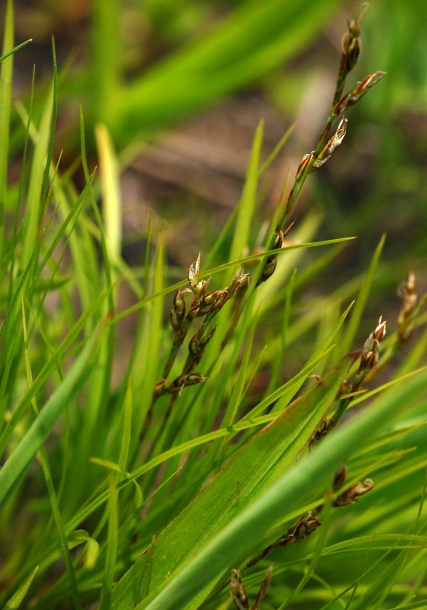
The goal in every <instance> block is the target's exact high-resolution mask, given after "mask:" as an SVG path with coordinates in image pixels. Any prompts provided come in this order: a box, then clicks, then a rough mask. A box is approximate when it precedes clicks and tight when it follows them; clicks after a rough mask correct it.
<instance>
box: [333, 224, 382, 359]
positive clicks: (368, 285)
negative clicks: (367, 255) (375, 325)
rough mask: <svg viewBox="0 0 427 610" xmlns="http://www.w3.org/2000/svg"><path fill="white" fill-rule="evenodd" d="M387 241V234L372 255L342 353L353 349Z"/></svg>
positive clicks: (341, 347)
mask: <svg viewBox="0 0 427 610" xmlns="http://www.w3.org/2000/svg"><path fill="white" fill-rule="evenodd" d="M384 243H385V235H383V236H382V237H381V240H380V242H379V244H378V246H377V248H376V250H375V253H374V256H373V257H372V261H371V264H370V265H369V269H368V272H367V274H366V277H365V279H364V282H363V284H362V288H361V290H360V293H359V295H358V297H357V299H356V305H355V307H354V310H353V314H352V316H351V318H350V324H349V325H348V328H347V331H346V333H345V335H344V337H343V339H342V342H341V345H340V349H341V354H342V355H344V354H346V353H347V352H349V351H350V350H351V347H352V344H353V341H354V339H355V336H356V333H357V329H358V328H359V325H360V320H361V318H362V315H363V312H364V309H365V307H366V302H367V300H368V297H369V293H370V291H371V289H372V284H373V282H374V279H375V273H376V270H377V266H378V262H379V259H380V256H381V252H382V249H383V246H384Z"/></svg>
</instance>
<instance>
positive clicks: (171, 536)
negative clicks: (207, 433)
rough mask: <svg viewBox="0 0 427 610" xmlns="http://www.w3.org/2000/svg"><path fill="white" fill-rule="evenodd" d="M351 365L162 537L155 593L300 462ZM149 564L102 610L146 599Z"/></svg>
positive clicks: (307, 397) (227, 470)
mask: <svg viewBox="0 0 427 610" xmlns="http://www.w3.org/2000/svg"><path fill="white" fill-rule="evenodd" d="M346 367H347V363H345V362H344V363H341V365H340V366H339V367H337V368H336V369H334V370H333V371H331V372H330V373H329V374H328V375H327V376H326V377H325V378H324V379H323V380H322V382H321V383H319V384H316V385H315V386H313V387H312V388H311V389H310V390H309V391H308V392H307V393H306V394H304V395H303V396H302V397H301V398H300V399H298V400H297V401H295V403H293V405H291V406H289V408H288V409H286V410H285V411H283V412H282V413H281V414H280V415H279V416H278V417H277V418H276V419H275V420H274V421H273V422H272V423H271V424H270V425H269V426H267V427H266V428H264V429H263V430H262V431H260V432H259V433H258V434H256V435H255V436H254V437H252V438H251V439H250V440H249V441H248V443H246V444H245V445H244V446H243V447H242V449H241V450H240V451H238V452H237V454H236V455H235V456H234V457H233V458H232V459H231V461H230V462H229V463H228V464H227V465H226V466H225V467H224V469H223V470H222V471H221V472H220V473H219V474H218V475H217V476H216V477H215V479H214V480H213V481H212V482H211V483H210V484H209V485H208V486H207V487H206V488H205V489H204V490H203V491H202V492H201V493H200V494H199V495H198V496H197V498H196V499H195V500H194V501H193V502H192V503H191V504H190V505H189V506H188V507H187V508H186V509H185V510H184V511H183V513H181V515H179V516H178V517H177V518H176V519H175V520H174V521H173V522H172V523H171V525H170V526H169V527H168V528H167V529H166V530H165V531H164V532H163V533H162V534H161V535H160V536H159V537H158V538H157V539H156V541H155V544H154V550H153V564H152V569H151V580H150V590H151V591H153V590H154V589H156V588H157V587H158V586H159V585H161V583H162V582H163V581H164V579H165V578H166V577H167V576H168V574H169V573H171V572H173V571H174V570H176V569H177V568H178V567H179V566H180V565H181V564H182V562H183V561H185V559H187V558H188V557H191V556H192V555H193V554H194V553H196V552H197V550H200V549H201V548H203V547H204V545H206V543H207V542H208V541H209V540H210V539H212V537H215V536H216V535H217V534H218V532H220V531H221V530H222V528H224V526H226V525H227V524H228V523H230V522H231V521H232V520H233V518H234V517H235V516H237V515H239V514H240V513H241V512H242V511H243V510H244V508H245V507H247V506H248V505H249V504H251V503H252V502H253V501H254V500H255V499H256V498H259V497H260V496H262V495H263V494H264V493H265V490H266V489H268V487H269V486H270V485H271V484H272V483H273V482H274V481H276V480H277V479H278V478H279V477H280V476H281V475H282V474H283V473H284V472H286V470H287V469H288V468H290V467H291V466H292V465H293V464H294V462H295V459H296V457H297V455H298V454H299V452H301V451H302V450H303V448H304V447H305V445H306V444H307V443H308V441H309V439H310V436H311V434H312V433H313V432H314V430H315V428H316V426H317V424H318V422H319V420H320V418H321V416H322V415H323V413H324V412H325V411H326V410H327V408H328V407H329V405H330V403H331V402H332V401H333V399H334V397H335V394H336V391H337V388H338V386H339V384H340V382H341V380H342V376H343V374H344V370H345V368H346ZM283 510H285V509H283ZM144 564H145V556H144V555H143V556H142V557H141V558H140V559H139V560H138V561H137V562H136V564H134V566H133V567H132V568H131V569H130V570H129V572H127V574H126V575H125V576H124V577H123V579H122V580H121V581H120V583H119V584H118V585H117V587H116V588H115V589H114V590H113V593H112V597H111V600H108V599H107V600H105V603H104V605H103V606H101V608H102V610H104V608H107V607H108V603H112V605H113V607H114V608H115V609H117V610H122V609H123V610H124V609H125V608H130V607H134V606H135V604H136V603H138V601H140V600H138V599H137V598H136V591H137V590H138V587H137V583H138V582H139V580H140V578H141V574H142V572H143V570H144ZM223 567H224V568H225V567H226V565H224V566H223ZM208 582H209V581H205V585H204V586H203V587H201V588H200V591H198V596H197V598H198V599H199V598H200V595H206V594H207V593H208V592H209V587H210V586H213V585H214V581H212V582H211V585H208ZM206 585H208V586H206ZM194 607H196V606H194Z"/></svg>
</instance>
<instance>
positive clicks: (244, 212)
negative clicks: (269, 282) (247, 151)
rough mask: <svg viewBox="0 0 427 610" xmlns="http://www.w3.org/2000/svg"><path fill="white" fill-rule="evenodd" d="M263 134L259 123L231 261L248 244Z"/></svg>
mask: <svg viewBox="0 0 427 610" xmlns="http://www.w3.org/2000/svg"><path fill="white" fill-rule="evenodd" d="M263 134H264V124H263V123H262V122H261V123H260V124H259V125H258V128H257V130H256V132H255V137H254V141H253V144H252V151H251V156H250V159H249V165H248V171H247V173H246V181H245V186H244V189H243V195H242V198H241V200H240V202H239V213H238V216H237V222H236V229H235V231H234V238H233V243H232V245H231V251H230V259H231V260H236V259H238V258H240V257H241V256H242V254H243V248H244V247H245V246H246V245H248V243H249V236H250V228H251V224H252V216H253V213H254V210H255V203H256V196H257V187H258V171H259V165H260V155H261V146H262V138H263Z"/></svg>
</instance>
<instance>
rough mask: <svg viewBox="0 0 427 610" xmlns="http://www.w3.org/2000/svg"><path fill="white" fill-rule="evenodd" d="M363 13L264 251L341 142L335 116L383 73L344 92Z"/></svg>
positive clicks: (352, 27)
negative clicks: (329, 100)
mask: <svg viewBox="0 0 427 610" xmlns="http://www.w3.org/2000/svg"><path fill="white" fill-rule="evenodd" d="M364 10H365V9H364ZM363 13H364V11H363ZM363 13H362V15H361V16H360V17H358V18H357V19H352V20H351V21H350V22H349V24H348V30H347V32H346V33H345V34H344V36H343V38H342V41H341V61H340V67H339V70H338V77H337V82H336V86H335V92H334V97H333V100H332V105H331V110H330V112H329V116H328V118H327V120H326V122H325V124H324V126H323V129H322V133H321V135H320V137H319V140H318V142H317V145H316V148H315V150H313V151H312V152H310V153H308V154H306V155H304V157H303V158H302V159H301V161H300V164H299V166H298V169H297V172H296V175H295V181H294V185H293V187H292V189H291V191H290V193H289V196H288V198H287V200H286V203H285V205H284V206H283V211H282V212H281V214H279V215H278V220H277V222H276V226H275V227H274V233H273V235H272V236H271V238H270V240H269V242H268V244H267V246H266V247H267V250H273V249H276V248H277V246H276V245H275V244H276V241H277V239H278V236H279V237H280V235H281V234H282V231H283V228H284V225H285V224H286V222H287V220H288V218H289V215H290V213H291V211H292V209H293V207H294V205H295V202H296V200H297V198H298V195H299V193H300V191H301V189H302V187H303V184H304V182H305V181H306V179H307V176H308V175H309V174H310V173H312V172H314V171H316V170H317V169H319V167H321V166H322V165H323V164H324V163H326V161H327V160H328V159H329V158H330V157H331V155H332V153H333V151H334V150H335V148H337V146H339V145H340V144H341V142H342V141H343V139H344V136H345V133H346V129H347V119H346V118H343V119H342V120H341V122H340V124H339V126H338V129H337V131H336V132H335V134H334V135H333V136H332V137H330V132H331V128H332V125H333V123H334V121H335V119H336V118H337V117H339V116H340V115H341V114H343V113H344V112H345V111H346V110H348V109H349V108H351V107H352V106H354V104H356V103H357V102H358V101H359V100H360V99H361V98H362V97H363V96H364V95H365V94H366V93H367V91H368V90H369V89H371V88H372V87H373V86H374V85H376V84H377V83H378V82H379V81H380V80H381V79H382V77H383V76H384V75H385V72H381V71H377V72H374V73H373V74H369V75H368V76H366V77H365V78H364V79H363V80H362V81H361V82H359V83H357V85H356V87H355V88H354V89H353V90H352V91H350V92H349V93H347V94H345V95H343V93H344V86H345V83H346V80H347V77H348V75H349V74H350V72H351V71H352V70H353V68H354V66H355V65H356V63H357V60H358V58H359V55H360V51H361V42H360V24H359V20H360V19H361V17H362V16H363ZM278 247H280V246H278ZM270 259H271V260H270ZM273 259H274V257H272V256H270V257H269V258H268V259H267V260H264V261H263V262H262V263H261V270H260V275H259V280H258V284H260V283H262V282H264V281H265V280H267V279H268V278H269V277H270V276H271V275H272V273H273V272H274V269H275V265H274V266H273Z"/></svg>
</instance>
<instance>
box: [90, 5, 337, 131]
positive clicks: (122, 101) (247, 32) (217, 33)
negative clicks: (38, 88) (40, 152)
mask: <svg viewBox="0 0 427 610" xmlns="http://www.w3.org/2000/svg"><path fill="white" fill-rule="evenodd" d="M338 5H339V1H338V0H322V1H319V2H316V3H312V2H309V1H308V0H300V1H299V2H298V4H292V3H285V4H284V3H283V2H282V0H265V1H264V2H244V3H242V4H241V5H240V6H239V7H238V8H237V9H236V10H234V11H233V12H232V14H231V15H230V17H229V18H227V19H225V20H224V21H223V22H222V23H220V25H219V26H218V27H217V28H215V29H214V30H213V31H212V32H211V33H210V34H208V35H206V32H204V34H203V37H200V39H199V40H196V41H192V42H191V43H190V44H189V45H187V46H186V47H185V48H184V49H182V51H179V52H178V53H176V54H175V55H173V56H172V57H169V58H167V59H165V60H164V61H163V62H159V63H158V64H157V65H154V66H153V67H152V68H151V69H150V70H149V71H148V72H147V73H146V74H144V75H143V76H142V77H141V78H140V79H137V80H136V81H135V82H134V83H132V84H131V85H130V86H128V87H121V88H118V90H117V91H115V99H114V102H115V104H114V113H111V112H110V113H109V114H110V121H111V125H110V127H111V129H113V130H114V131H113V134H114V138H115V141H116V142H119V143H122V142H126V140H128V139H129V137H132V136H134V134H135V129H136V128H137V126H138V127H139V129H141V130H145V131H149V132H152V131H153V129H158V128H159V127H162V126H164V125H166V124H167V123H171V122H174V121H176V120H178V119H180V118H182V117H184V116H188V115H189V114H190V113H194V112H195V111H197V110H199V109H201V108H202V107H204V106H206V105H207V104H212V103H213V102H214V101H216V100H218V99H220V98H221V97H222V96H224V95H226V94H228V93H230V92H231V91H234V90H237V89H239V88H241V87H244V86H246V85H247V84H249V83H250V82H252V81H254V80H256V79H258V78H259V77H260V76H262V75H264V74H266V73H267V72H269V71H271V70H272V69H273V68H275V67H277V66H280V65H282V64H283V62H284V61H286V60H287V59H290V58H291V57H293V56H295V54H296V53H297V52H298V51H299V50H300V49H302V48H304V45H305V44H306V43H307V41H309V40H312V39H313V37H314V36H315V34H316V32H318V31H319V29H320V27H321V24H322V23H324V22H325V21H326V19H329V18H330V15H331V12H332V11H333V10H334V9H335V8H336V7H337V6H338ZM166 91H167V92H168V94H167V95H165V92H166ZM101 102H102V103H103V104H108V103H110V102H108V101H107V99H105V100H101ZM102 113H103V114H106V113H107V110H105V111H102ZM112 114H114V116H111V115H112Z"/></svg>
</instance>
